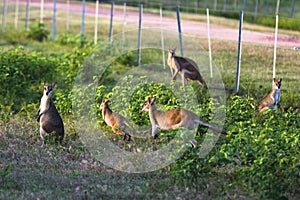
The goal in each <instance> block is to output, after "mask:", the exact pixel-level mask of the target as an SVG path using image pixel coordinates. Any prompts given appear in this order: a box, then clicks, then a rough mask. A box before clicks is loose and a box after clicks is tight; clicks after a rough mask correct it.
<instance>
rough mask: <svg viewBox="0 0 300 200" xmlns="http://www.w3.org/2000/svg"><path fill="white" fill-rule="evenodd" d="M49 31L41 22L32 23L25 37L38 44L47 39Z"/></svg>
mask: <svg viewBox="0 0 300 200" xmlns="http://www.w3.org/2000/svg"><path fill="white" fill-rule="evenodd" d="M48 35H49V31H48V30H47V29H46V27H45V24H43V23H41V22H37V23H34V24H33V25H31V26H30V29H29V32H28V35H27V37H28V38H30V39H33V40H37V41H39V42H43V41H44V40H47V39H48Z"/></svg>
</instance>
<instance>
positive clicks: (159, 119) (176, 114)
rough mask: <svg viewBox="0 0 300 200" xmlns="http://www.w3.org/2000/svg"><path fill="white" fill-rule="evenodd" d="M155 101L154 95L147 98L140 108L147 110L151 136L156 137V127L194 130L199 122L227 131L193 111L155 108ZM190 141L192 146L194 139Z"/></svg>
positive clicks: (214, 129) (213, 128)
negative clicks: (204, 119) (211, 123)
mask: <svg viewBox="0 0 300 200" xmlns="http://www.w3.org/2000/svg"><path fill="white" fill-rule="evenodd" d="M155 101H156V96H154V97H153V98H148V101H146V103H145V104H144V106H143V108H142V111H149V117H150V121H151V125H152V137H153V138H157V132H158V128H159V129H162V130H170V129H175V128H179V127H183V128H186V129H189V130H194V129H195V128H196V127H197V126H198V125H199V124H201V125H203V126H205V127H208V128H209V129H211V130H213V131H215V132H217V133H220V134H226V133H227V132H226V131H224V130H220V129H218V128H216V127H214V126H212V125H210V124H208V123H207V122H205V121H203V120H202V119H201V118H200V117H198V116H197V115H196V114H195V113H193V112H191V111H189V110H186V109H183V108H179V109H173V110H167V111H161V110H157V109H156V106H155V104H154V103H155ZM191 143H192V145H193V146H194V145H195V141H191Z"/></svg>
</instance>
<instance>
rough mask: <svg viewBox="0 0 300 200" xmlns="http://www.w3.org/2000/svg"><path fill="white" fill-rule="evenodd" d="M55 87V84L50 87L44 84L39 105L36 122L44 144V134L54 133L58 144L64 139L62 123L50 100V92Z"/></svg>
mask: <svg viewBox="0 0 300 200" xmlns="http://www.w3.org/2000/svg"><path fill="white" fill-rule="evenodd" d="M55 86H56V82H55V83H52V85H48V83H47V82H46V81H45V82H44V94H43V96H42V98H41V105H40V109H39V111H38V117H37V121H38V122H39V123H40V136H41V138H42V139H43V140H44V142H45V134H47V133H54V135H55V137H56V141H57V139H59V140H60V142H61V141H62V140H63V138H64V134H65V130H64V124H63V121H62V119H61V117H60V115H59V113H58V111H57V109H56V107H55V105H54V102H53V100H52V98H51V96H52V91H53V89H54V88H55Z"/></svg>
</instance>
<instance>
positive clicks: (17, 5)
mask: <svg viewBox="0 0 300 200" xmlns="http://www.w3.org/2000/svg"><path fill="white" fill-rule="evenodd" d="M18 18H19V0H16V10H15V29H18V20H19V19H18Z"/></svg>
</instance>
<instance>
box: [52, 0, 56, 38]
mask: <svg viewBox="0 0 300 200" xmlns="http://www.w3.org/2000/svg"><path fill="white" fill-rule="evenodd" d="M55 36H56V0H53V17H52V41H55Z"/></svg>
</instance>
